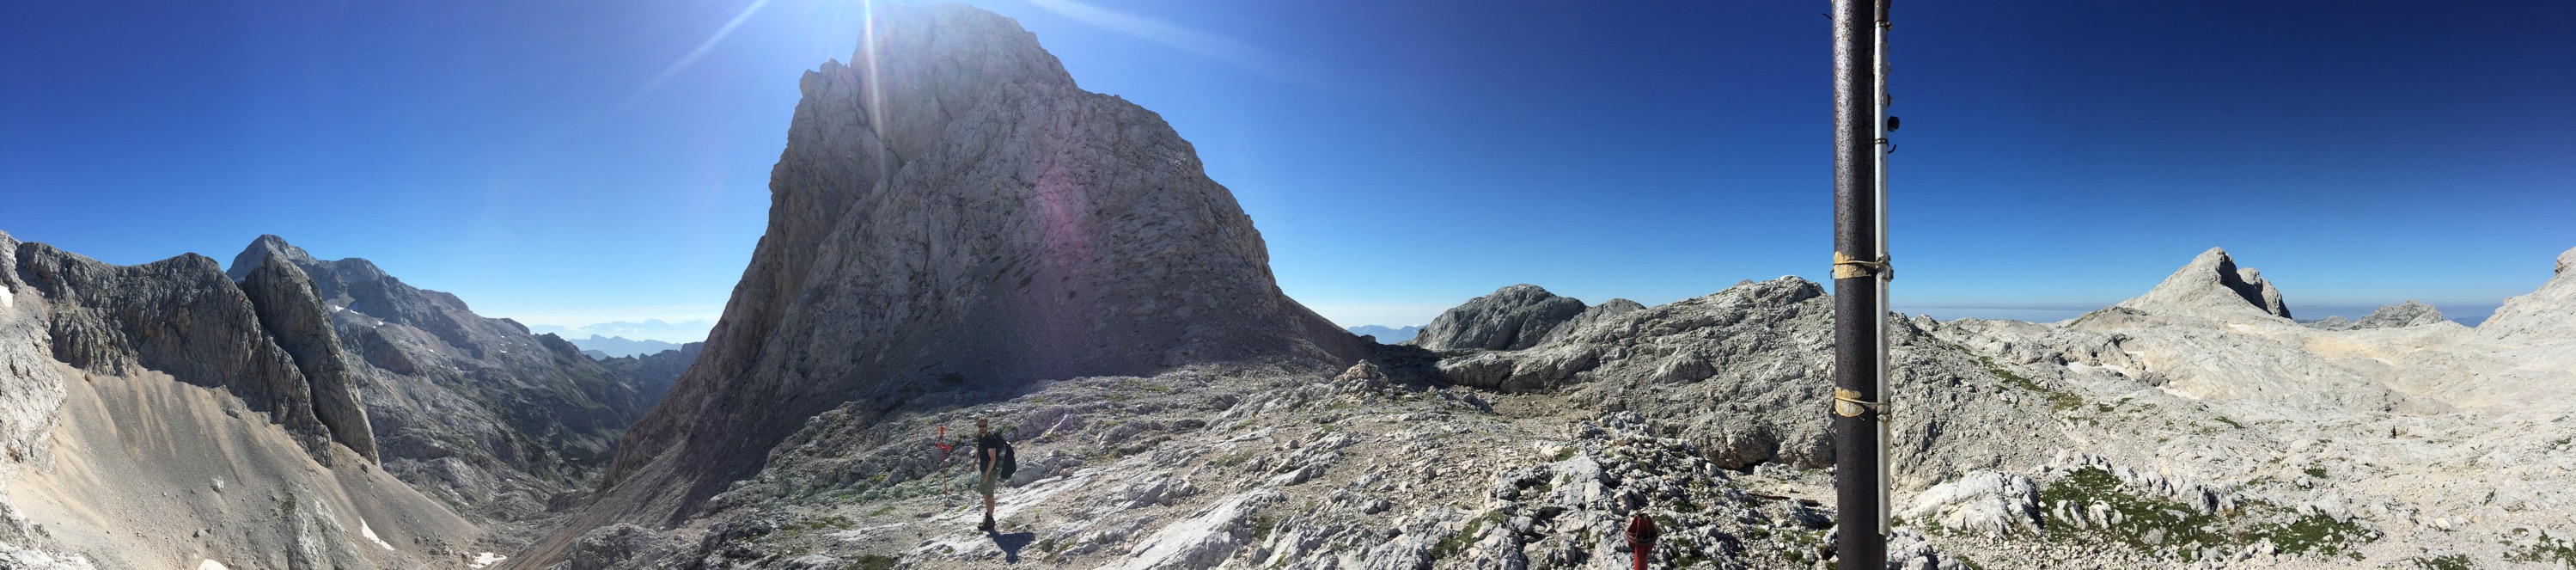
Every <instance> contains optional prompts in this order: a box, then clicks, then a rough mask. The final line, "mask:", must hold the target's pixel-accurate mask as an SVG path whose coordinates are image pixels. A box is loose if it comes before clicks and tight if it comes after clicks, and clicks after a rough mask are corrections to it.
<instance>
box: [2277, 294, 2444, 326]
mask: <svg viewBox="0 0 2576 570" xmlns="http://www.w3.org/2000/svg"><path fill="white" fill-rule="evenodd" d="M2442 321H2443V319H2442V311H2441V310H2440V309H2435V308H2433V306H2432V305H2426V304H2423V303H2417V302H2415V301H2414V300H2413V299H2408V300H2407V301H2406V302H2405V303H2401V304H2396V305H2388V306H2384V307H2380V308H2379V310H2375V311H2371V312H2370V314H2369V315H2366V316H2363V317H2362V318H2361V320H2351V319H2345V318H2343V317H2326V318H2325V319H2323V320H2319V321H2316V322H2311V323H2303V324H2306V325H2307V326H2308V328H2314V329H2324V330H2330V331H2349V330H2362V329H2392V328H2398V327H2416V326H2424V325H2430V324H2433V323H2438V322H2442Z"/></svg>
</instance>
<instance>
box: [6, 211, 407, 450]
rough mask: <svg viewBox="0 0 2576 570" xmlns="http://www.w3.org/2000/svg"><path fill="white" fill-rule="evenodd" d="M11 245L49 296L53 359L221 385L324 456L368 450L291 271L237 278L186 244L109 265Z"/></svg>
mask: <svg viewBox="0 0 2576 570" xmlns="http://www.w3.org/2000/svg"><path fill="white" fill-rule="evenodd" d="M14 249H15V250H16V251H15V256H14V260H13V261H14V263H13V267H12V268H11V269H12V270H13V271H12V272H11V273H12V275H11V276H10V277H11V279H12V280H13V281H15V282H16V283H19V284H23V285H24V286H25V287H27V288H28V289H29V290H31V291H32V292H33V293H35V295H36V296H37V297H40V298H42V299H46V300H49V301H50V302H49V303H45V304H44V309H43V310H44V311H45V312H46V313H47V314H45V315H44V316H43V318H42V320H43V322H45V323H46V328H47V330H46V335H47V336H49V337H50V338H51V339H52V345H53V353H54V354H53V357H54V358H55V359H56V360H60V361H62V362H64V363H66V364H70V365H72V366H75V367H79V368H81V369H83V370H86V371H90V372H92V373H97V374H111V375H118V376H131V375H136V374H141V373H143V372H144V371H146V370H150V371H158V372H162V373H166V374H169V375H170V376H171V377H172V378H174V379H177V380H178V381H181V382H186V383H189V384H195V385H198V386H208V387H220V388H224V389H226V390H227V391H229V392H231V393H232V394H233V395H234V396H237V397H240V398H241V400H242V402H243V403H244V404H245V405H248V406H249V407H250V408H251V409H252V410H254V411H257V412H261V413H264V414H267V415H268V416H269V420H270V421H272V422H276V423H278V424H280V425H283V426H285V427H286V428H287V430H288V431H289V432H292V433H295V434H297V435H298V436H299V437H302V438H304V442H303V443H304V446H305V448H306V451H307V452H308V453H309V454H311V455H312V456H313V457H314V459H315V460H317V461H320V462H322V463H323V464H324V465H329V464H331V454H330V453H329V450H328V446H329V445H330V444H331V443H332V442H338V443H340V444H343V445H347V446H348V447H349V448H351V449H353V450H360V454H361V455H365V456H370V457H372V456H373V455H374V450H375V442H374V438H373V435H372V434H371V433H370V432H369V430H368V429H367V425H368V422H367V418H366V416H365V414H364V413H363V412H361V411H359V410H357V409H356V408H355V404H356V401H355V398H356V393H357V387H356V386H354V385H352V384H351V383H352V382H354V381H355V378H354V377H352V376H350V375H349V374H347V371H346V367H345V365H344V364H343V363H341V362H340V358H339V356H338V355H337V351H336V350H333V349H332V348H331V341H330V340H329V339H327V338H316V337H317V335H318V336H320V337H328V336H329V335H330V331H329V330H328V329H327V328H317V326H316V323H314V322H313V321H312V320H311V316H312V315H310V314H307V313H304V312H302V311H303V308H300V307H299V304H300V303H310V302H311V293H310V291H309V290H299V289H298V287H299V286H300V285H301V284H302V282H301V281H299V280H297V279H296V277H295V276H293V275H286V274H274V275H268V276H264V277H261V278H260V279H259V280H258V282H257V283H255V284H250V285H245V286H242V287H236V286H235V285H234V284H233V282H232V281H231V280H230V279H226V278H225V275H224V272H223V270H222V269H221V268H220V267H218V266H216V264H215V261H214V260H212V259H208V258H206V257H205V256H201V255H196V254H187V255H182V256H179V257H173V258H170V259H165V260H161V261H156V262H152V263H147V264H143V265H132V266H118V265H109V264H107V263H102V262H99V261H97V260H93V259H89V258H86V257H81V256H79V255H74V254H72V253H69V252H65V251H62V250H60V249H56V248H54V247H53V246H50V245H46V244H41V243H21V244H17V245H16V247H15V248H14ZM253 293H255V294H257V295H258V299H256V300H255V299H253V298H252V296H251V294H253ZM255 301H257V302H255ZM263 316H273V317H276V318H278V319H280V320H279V322H277V323H268V322H264V321H263V320H262V317H263ZM281 335H282V336H281ZM288 347H294V348H295V349H297V350H302V351H303V354H297V353H296V352H294V351H291V350H290V349H289V348H288ZM299 356H309V357H310V359H311V360H310V361H309V362H299ZM301 364H309V365H311V366H313V367H314V372H313V373H309V374H308V372H307V370H306V369H305V368H304V366H302V365H301ZM326 418H327V419H326Z"/></svg>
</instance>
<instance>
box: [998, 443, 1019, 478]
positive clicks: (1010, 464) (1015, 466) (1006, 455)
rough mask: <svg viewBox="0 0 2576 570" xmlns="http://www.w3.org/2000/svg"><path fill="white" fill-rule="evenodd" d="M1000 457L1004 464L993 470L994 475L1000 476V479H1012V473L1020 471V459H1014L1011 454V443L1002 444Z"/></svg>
mask: <svg viewBox="0 0 2576 570" xmlns="http://www.w3.org/2000/svg"><path fill="white" fill-rule="evenodd" d="M998 455H1000V458H999V459H1000V461H1001V462H1002V464H1001V465H999V466H996V468H995V469H993V474H994V475H996V476H998V478H1001V479H1009V478H1011V473H1013V472H1016V471H1019V470H1020V461H1019V459H1018V458H1015V457H1012V454H1011V442H1007V441H1005V442H1002V452H1001V453H1000V454H998Z"/></svg>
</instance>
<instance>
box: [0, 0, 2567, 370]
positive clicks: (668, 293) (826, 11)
mask: <svg viewBox="0 0 2576 570" xmlns="http://www.w3.org/2000/svg"><path fill="white" fill-rule="evenodd" d="M977 4H978V5H982V6H985V7H987V8H989V9H992V10H994V11H997V12H1000V13H1003V14H1005V15H1008V16H1011V17H1013V18H1016V19H1018V20H1019V21H1020V22H1021V23H1022V25H1024V26H1026V27H1028V28H1029V29H1030V30H1032V31H1033V32H1035V33H1036V34H1037V35H1038V38H1039V40H1040V41H1041V42H1042V43H1044V44H1045V45H1046V46H1047V48H1048V49H1049V50H1050V51H1051V52H1053V53H1054V54H1055V55H1056V56H1057V57H1058V58H1059V59H1061V60H1062V61H1063V62H1064V63H1065V65H1066V67H1067V68H1068V69H1069V70H1070V71H1071V72H1072V74H1073V76H1074V77H1075V78H1076V80H1078V81H1080V82H1081V83H1082V85H1083V86H1084V87H1085V88H1087V89H1090V90H1093V91H1098V92H1103V93H1111V94H1116V95H1119V96H1122V97H1125V98H1127V99H1129V100H1133V101H1136V102H1138V103H1139V104H1142V105H1144V106H1145V107H1147V108H1149V109H1153V110H1155V111H1157V112H1159V113H1161V114H1162V116H1163V117H1164V118H1165V119H1166V120H1168V121H1170V122H1171V123H1172V125H1173V126H1174V128H1175V129H1177V130H1178V131H1179V132H1180V133H1181V135H1182V136H1183V137H1185V138H1188V139H1189V140H1190V141H1191V142H1192V143H1194V144H1195V145H1196V146H1197V148H1198V149H1199V152H1200V154H1201V155H1202V158H1203V159H1204V161H1205V162H1206V164H1207V165H1208V170H1209V175H1210V176H1212V177H1213V178H1215V179H1216V180H1217V181H1218V182H1221V183H1224V184H1226V185H1227V186H1228V187H1230V188H1232V189H1233V190H1234V192H1235V193H1236V195H1237V196H1238V198H1239V199H1240V201H1241V202H1242V204H1243V206H1244V208H1245V209H1246V210H1247V211H1248V212H1249V213H1250V214H1251V215H1252V217H1253V219H1254V220H1255V221H1256V223H1257V224H1259V227H1260V229H1261V231H1262V232H1263V235H1264V237H1265V238H1267V239H1268V241H1269V244H1270V250H1271V254H1272V263H1273V266H1274V269H1275V270H1276V274H1277V275H1278V276H1279V279H1280V285H1281V287H1282V288H1284V289H1285V290H1287V292H1288V293H1289V294H1290V295H1291V296H1294V297H1296V298H1297V299H1299V300H1301V301H1303V302H1305V303H1306V304H1307V305H1308V306H1311V307H1315V308H1316V309H1317V310H1319V311H1320V312H1322V313H1324V314H1325V315H1326V316H1328V317H1331V318H1333V319H1335V320H1336V321H1340V322H1342V323H1343V324H1346V325H1358V324H1371V323H1376V324H1390V325H1404V324H1415V323H1420V322H1423V321H1427V320H1429V319H1430V318H1431V317H1432V316H1433V315H1435V314H1436V313H1437V312H1438V311H1439V310H1441V309H1443V308H1446V307H1448V306H1451V305H1455V304H1456V303H1458V302H1460V301H1463V300H1465V299H1467V298H1469V297H1473V296H1475V295H1478V294H1482V293H1485V292H1489V291H1491V290H1493V289H1495V288H1499V287H1502V286H1506V285H1511V284H1514V283H1535V284H1539V285H1542V286H1545V287H1548V288H1549V289H1551V290H1554V291H1557V292H1559V293H1560V294H1566V295H1571V296H1575V297H1579V298H1582V299H1585V300H1587V301H1594V302H1598V301H1600V300H1604V299H1608V298H1611V297H1626V298H1630V299H1635V300H1638V301H1641V302H1646V303H1649V304H1654V303H1662V302H1669V301H1673V300H1676V299H1681V298H1685V297H1689V296H1695V295H1700V294H1706V293H1709V292H1714V291H1717V290H1719V289H1722V288H1724V287H1726V286H1728V285H1730V284H1733V283H1735V282H1736V281H1737V280H1740V279H1748V278H1750V279H1763V278H1770V277H1776V276H1780V275H1791V274H1794V275H1802V276H1806V277H1808V278H1810V279H1820V278H1822V277H1823V275H1824V268H1825V261H1826V258H1827V255H1828V253H1829V252H1830V234H1829V231H1830V224H1831V218H1830V213H1831V212H1830V210H1829V205H1830V190H1831V183H1830V182H1831V181H1830V178H1829V176H1830V166H1831V156H1830V154H1829V152H1830V146H1829V141H1830V130H1829V129H1830V116H1829V115H1828V112H1829V107H1828V105H1829V99H1828V93H1827V89H1828V87H1829V78H1828V77H1827V64H1828V59H1827V58H1828V56H1829V51H1828V50H1829V47H1830V46H1829V40H1828V36H1827V34H1828V28H1827V24H1828V22H1827V20H1826V19H1825V18H1824V17H1823V16H1822V15H1821V12H1822V11H1823V3H1821V2H1767V1H1766V2H1756V1H1721V2H1692V3H1670V4H1648V3H1581V2H1571V3H1570V2H1401V3H1388V2H1317V1H1299V2H1284V1H1255V0H1245V1H1230V2H1188V1H1144V2H1108V1H1097V2H1087V3H1082V2H1070V1H1066V0H1043V1H1028V0H1007V1H1005V0H996V1H992V2H977ZM1595 4H1611V5H1595ZM1954 4H1957V3H1924V2H1912V3H1902V4H1899V5H1898V7H1897V12H1896V14H1895V21H1896V29H1895V31H1894V33H1893V38H1892V40H1893V42H1894V47H1893V48H1892V49H1893V52H1892V54H1893V55H1892V57H1891V59H1892V61H1893V63H1894V68H1895V72H1894V74H1893V76H1892V77H1891V80H1890V81H1891V88H1890V90H1891V92H1892V94H1893V95H1894V96H1895V100H1896V104H1895V106H1894V107H1893V109H1892V110H1893V112H1894V113H1895V114H1897V115H1899V116H1902V117H1904V118H1905V120H1906V123H1905V124H1906V128H1905V129H1904V130H1902V131H1900V132H1898V133H1896V136H1895V137H1894V138H1895V139H1896V140H1897V145H1898V147H1897V153H1896V154H1895V155H1894V156H1893V157H1892V160H1893V166H1892V168H1891V179H1892V187H1893V197H1892V198H1891V200H1892V202H1893V204H1892V207H1891V210H1892V212H1893V214H1892V216H1893V217H1892V220H1891V225H1892V228H1893V230H1892V231H1893V234H1894V237H1893V239H1894V242H1895V245H1894V247H1893V250H1894V253H1895V255H1896V258H1897V260H1898V262H1899V268H1900V269H1899V274H1900V279H1899V280H1898V281H1896V282H1895V283H1894V285H1893V289H1892V291H1893V293H1892V294H1893V295H1894V297H1895V300H1896V303H1897V305H1898V306H1899V308H1901V309H1907V310H1910V311H1914V312H1928V313H1930V314H1933V315H1935V316H1940V317H1945V318H1946V317H1956V316H1989V317H2020V318H2034V319H2054V318H2059V317H2062V316H2068V315H2072V314H2073V313H2075V312H2079V311H2081V310H2084V309H2088V308H2093V307H2099V306H2102V305H2107V304H2109V303H2113V302H2117V301H2118V300H2120V299H2123V298H2126V297H2129V296H2133V295H2136V294H2138V293H2139V292H2142V291H2144V290H2145V289H2146V288H2148V287H2150V286H2152V285H2153V284H2154V283H2155V282H2156V281H2157V280H2159V279H2161V278H2163V277H2164V276H2165V274H2166V273H2168V272H2170V271H2171V270H2172V269H2173V268H2175V267H2177V266H2179V265H2181V264H2182V263H2183V262H2184V261H2186V260H2188V259H2190V257H2191V256H2192V255H2193V254H2196V253H2198V252H2199V251H2201V250H2203V249H2206V248H2208V247H2211V246H2224V247H2227V248H2228V249H2229V251H2231V252H2234V253H2236V254H2237V257H2238V259H2239V260H2240V261H2241V262H2243V263H2245V264H2246V265H2249V266H2253V267H2258V268H2261V269H2262V270H2263V271H2264V274H2265V275H2266V276H2267V277H2270V278H2271V279H2272V280H2274V281H2275V282H2277V283H2278V284H2279V285H2280V286H2281V287H2282V288H2283V289H2284V290H2285V294H2286V295H2287V297H2288V300H2289V302H2290V305H2291V308H2292V310H2293V311H2295V312H2298V313H2300V316H2302V317H2321V316H2324V315H2325V314H2334V313H2343V314H2348V315H2357V314H2358V312H2360V311H2366V310H2367V309H2368V307H2370V306H2375V305H2378V304H2384V303H2394V302H2397V301H2400V300H2404V299H2410V298H2411V299H2419V300H2423V301H2425V302H2430V303H2434V304H2436V305H2440V306H2442V307H2444V308H2445V309H2446V310H2447V311H2448V312H2450V313H2452V314H2453V315H2454V316H2464V314H2467V313H2476V314H2482V313H2483V312H2484V311H2487V310H2491V309H2492V307H2493V305H2494V304H2495V303H2497V302H2498V301H2500V300H2501V299H2502V298H2504V297H2506V296H2511V295H2518V294H2522V293H2525V292H2528V291H2530V290H2531V289H2532V288H2534V287H2536V286H2538V285H2539V284H2540V283H2541V282H2542V281H2544V280H2546V279H2547V278H2548V276H2549V274H2550V266H2551V263H2550V262H2551V259H2552V258H2554V257H2555V256H2556V255H2557V254H2558V253H2559V252H2561V251H2564V250H2567V249H2568V248H2570V247H2576V223H2569V222H2568V221H2567V218H2566V215H2567V214H2566V213H2567V212H2570V211H2576V159H2570V158H2569V157H2571V156H2576V105H2570V104H2569V103H2570V102H2576V57H2569V56H2570V54H2571V52H2570V48H2569V47H2568V41H2569V40H2570V39H2571V36H2576V33H2571V32H2569V30H2576V4H2571V3H2568V2H2564V1H2557V0H2552V1H2529V2H2480V3H2443V4H2442V5H2434V4H2431V3H2385V4H2386V5H2379V4H2380V3H2334V2H2259V3H2243V2H2224V3H2222V2H2205V3H2185V2H2121V3H2111V2H2039V1H2027V2H1980V3H1966V4H1973V5H1954ZM754 6H757V9H751V8H752V7H754ZM858 6H859V5H858V4H856V3H847V2H821V1H815V0H765V1H763V0H699V1H678V2H606V1H550V2H522V1H512V2H502V1H483V0H464V1H458V2H418V3H384V2H304V1H283V2H261V3H250V2H171V3H125V2H21V3H10V4H7V5H6V6H0V78H5V79H4V80H0V231H7V232H9V233H11V234H12V235H14V236H16V237H18V238H19V239H23V240H29V241H43V242H50V243H54V244H56V245H59V246H62V247H64V248H66V249H69V250H72V251H75V252H80V253H84V254H87V255H91V256H93V257H97V258H100V259H103V260H106V261H110V262H115V263H141V262H147V261H151V260H155V259H160V258H163V257H168V256H171V255H176V254H178V253H181V252H190V251H193V252H199V253H204V254H208V255H211V256H214V257H216V258H218V259H221V260H225V261H229V260H230V259H231V257H232V254H233V253H235V252H237V251H239V250H240V249H241V248H242V247H243V246H244V245H246V244H248V243H249V242H250V240H251V239H252V238H254V237H256V236H258V235H259V234H263V233H274V234H279V235H282V236H285V237H286V238H287V239H288V240H289V241H292V242H294V243H296V244H298V245H301V246H304V247H305V248H307V249H310V250H312V251H313V252H314V253H315V254H317V255H320V256H323V257H326V258H336V257H365V258H368V259H371V260H374V261H376V262H377V263H378V264H380V265H382V266H384V267H385V268H386V269H387V270H389V271H391V272H393V273H394V274H396V275H398V276H400V277H402V278H404V279H405V280H406V281H408V282H411V283H413V284H415V285H418V286H422V287H426V288H431V289H439V290H444V291H450V292H454V293H456V294H458V295H459V296H461V297H463V298H464V299H465V300H466V301H467V302H469V303H471V304H472V305H473V306H474V307H475V308H476V310H477V311H478V312H481V313H484V314H486V315H490V316H507V317H514V318H517V319H519V320H521V321H523V322H529V323H546V324H558V325H566V326H581V325H589V324H596V323H604V322H611V321H644V320H646V319H663V320H666V321H670V322H675V323H676V322H683V321H687V320H692V319H707V320H712V319H714V318H715V317H716V316H717V315H718V313H720V311H721V310H722V305H723V303H724V301H725V299H726V298H727V297H728V296H729V295H730V293H731V290H732V286H733V283H734V281H735V280H737V279H738V278H739V277H740V275H741V272H742V268H743V266H744V264H745V263H746V261H747V259H748V256H749V254H750V252H751V249H752V246H753V244H754V243H755V242H756V241H757V240H758V238H759V235H760V232H761V230H762V228H763V227H764V226H765V224H766V212H767V207H768V192H767V178H768V173H769V168H770V165H771V164H772V163H773V162H775V161H776V159H777V156H778V153H779V150H780V148H781V147H782V146H783V145H784V143H785V140H786V139H785V131H786V124H787V121H788V118H789V114H790V112H791V110H792V109H793V108H794V105H795V98H796V79H797V77H798V74H799V73H800V72H801V71H803V70H806V69H811V68H813V67H814V66H815V65H817V64H819V63H821V62H822V61H824V60H826V59H842V60H847V59H848V57H849V54H850V53H851V51H852V50H853V49H854V47H855V45H856V38H857V32H856V30H857V26H858V22H859V18H858V14H859V13H860V9H859V7H858ZM727 30H729V31H727ZM720 32H724V33H721V34H720ZM719 36H720V37H719ZM711 39H712V40H713V41H711ZM2303 308H2305V309H2307V310H2301V309H2303Z"/></svg>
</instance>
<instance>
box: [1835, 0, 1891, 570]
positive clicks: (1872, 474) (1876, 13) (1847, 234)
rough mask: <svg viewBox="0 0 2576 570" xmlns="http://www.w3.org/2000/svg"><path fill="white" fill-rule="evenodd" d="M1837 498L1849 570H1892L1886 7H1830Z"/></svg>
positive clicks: (1846, 1)
mask: <svg viewBox="0 0 2576 570" xmlns="http://www.w3.org/2000/svg"><path fill="white" fill-rule="evenodd" d="M1833 6H1834V12H1833V21H1834V265H1833V269H1834V272H1833V274H1834V374H1833V376H1834V402H1833V416H1832V417H1833V427H1834V465H1835V469H1834V499H1835V509H1836V512H1835V516H1836V523H1837V524H1836V526H1837V527H1838V528H1839V529H1840V531H1839V532H1838V533H1837V537H1836V540H1835V543H1834V552H1835V557H1836V558H1837V560H1838V561H1839V563H1840V568H1842V569H1843V570H1861V569H1867V570H1881V569H1883V568H1886V567H1887V535H1886V532H1885V525H1884V521H1885V520H1886V516H1885V509H1886V506H1885V503H1886V501H1885V496H1886V491H1885V487H1884V484H1883V483H1884V479H1885V476H1884V475H1883V469H1884V465H1885V462H1884V458H1883V457H1882V455H1883V453H1884V452H1883V451H1882V450H1881V449H1880V442H1881V441H1882V439H1883V435H1884V432H1883V426H1881V425H1879V424H1881V423H1883V421H1882V418H1883V412H1884V410H1885V407H1884V406H1883V405H1882V404H1880V402H1881V401H1882V400H1881V399H1880V398H1881V396H1882V394H1884V393H1885V391H1884V390H1883V389H1882V388H1881V386H1880V383H1881V382H1880V379H1881V378H1882V377H1883V376H1884V374H1883V373H1882V372H1881V368H1880V367H1881V366H1882V362H1881V359H1882V358H1883V353H1882V352H1881V351H1882V348H1883V347H1881V346H1880V345H1881V341H1882V339H1883V338H1884V337H1883V336H1881V335H1882V334H1883V332H1884V331H1882V330H1881V327H1883V326H1885V321H1886V313H1885V312H1883V311H1881V310H1880V309H1879V306H1880V304H1881V303H1882V301H1881V300H1880V295H1881V292H1880V281H1879V280H1880V278H1881V275H1882V274H1884V272H1885V271H1886V266H1885V264H1884V261H1883V257H1881V254H1882V252H1883V251H1884V250H1883V245H1884V242H1882V241H1881V240H1882V239H1884V238H1883V237H1881V234H1883V231H1882V230H1881V227H1882V224H1883V221H1882V220H1881V219H1880V217H1879V216H1880V211H1881V210H1882V209H1883V205H1884V204H1883V200H1884V199H1883V198H1881V197H1879V196H1878V194H1879V192H1878V191H1877V189H1878V184H1879V182H1880V180H1879V178H1878V177H1879V172H1878V170H1879V158H1880V151H1881V148H1882V147H1881V143H1880V139H1882V138H1883V135H1884V133H1882V132H1880V131H1879V129H1882V128H1884V124H1883V121H1881V120H1880V119H1879V117H1878V115H1879V113H1880V112H1881V111H1882V109H1881V108H1880V105H1881V104H1882V103H1883V102H1884V101H1883V100H1882V99H1881V97H1880V85H1879V83H1878V82H1877V80H1876V79H1875V78H1874V76H1875V75H1877V72H1878V71H1879V68H1878V59H1879V57H1878V56H1879V54H1878V53H1877V50H1878V46H1877V40H1878V39H1879V38H1878V36H1877V35H1876V31H1875V30H1873V28H1876V27H1877V26H1876V22H1878V21H1881V20H1884V19H1885V14H1886V10H1887V4H1886V0H1874V1H1873V2H1872V3H1871V4H1869V5H1863V4H1861V3H1860V2H1858V1H1857V0H1834V4H1833Z"/></svg>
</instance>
